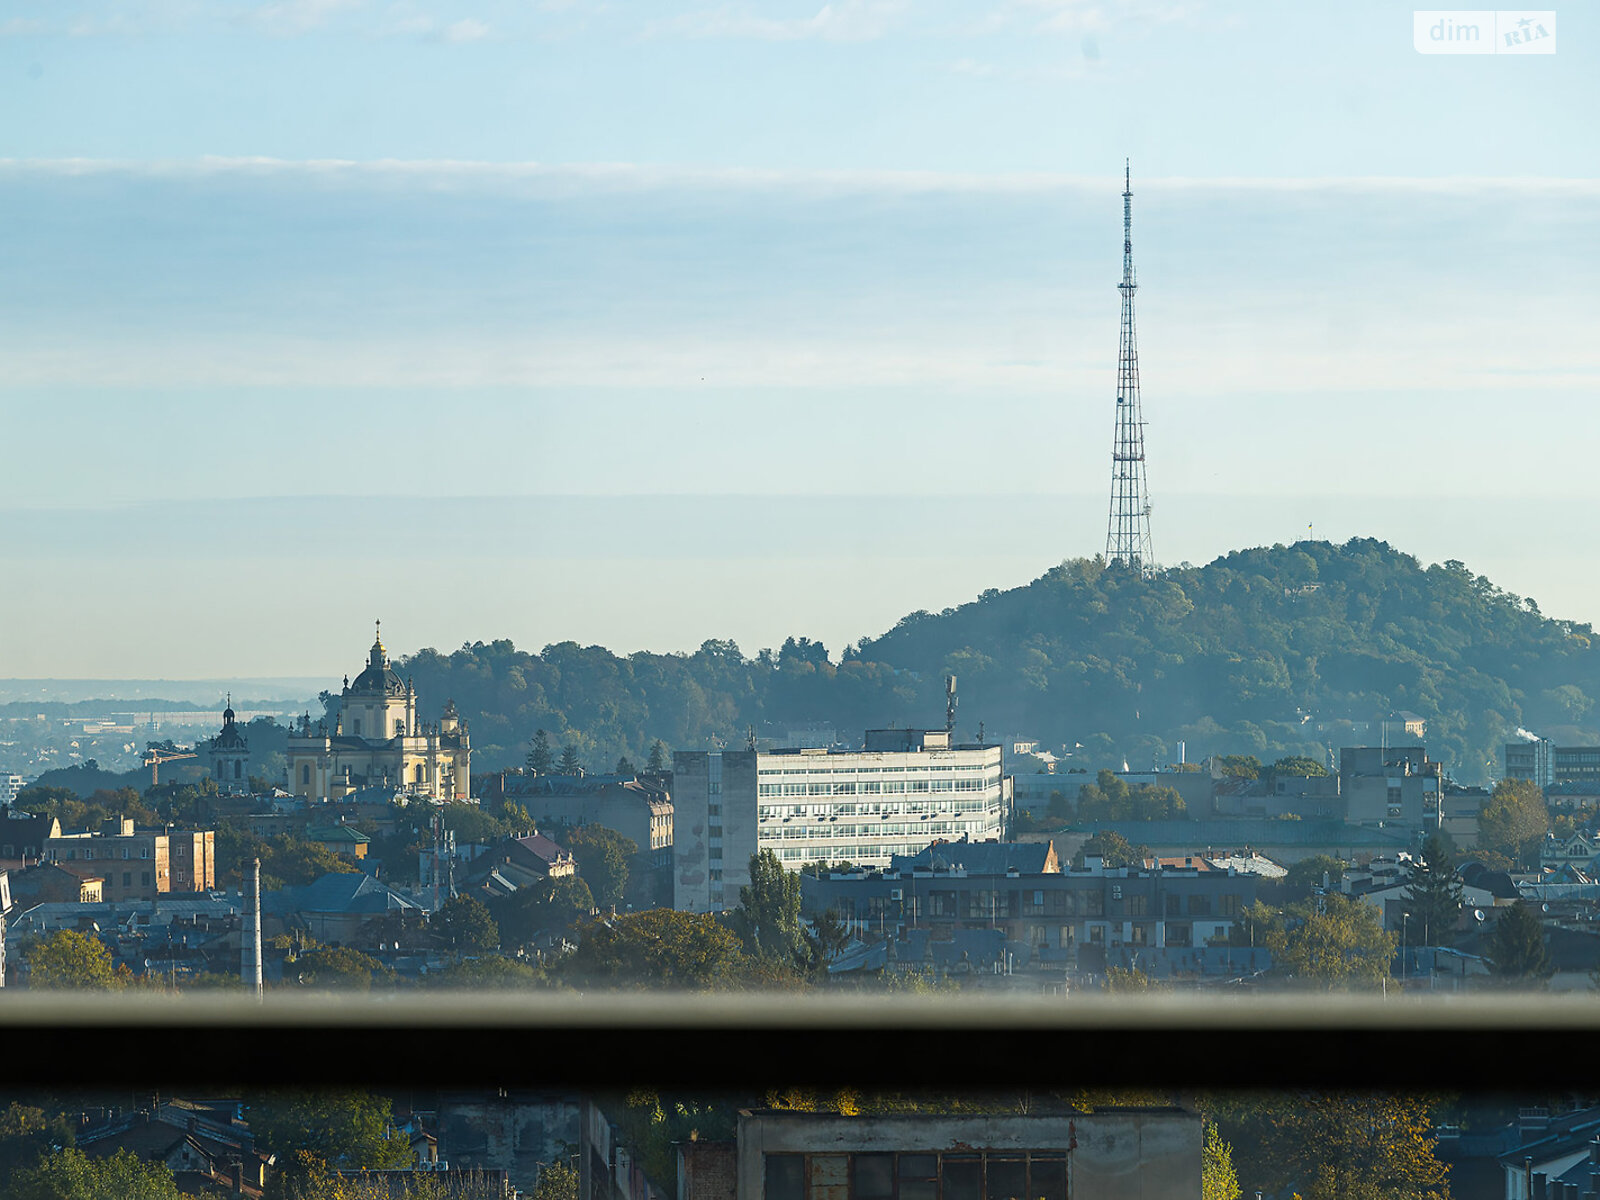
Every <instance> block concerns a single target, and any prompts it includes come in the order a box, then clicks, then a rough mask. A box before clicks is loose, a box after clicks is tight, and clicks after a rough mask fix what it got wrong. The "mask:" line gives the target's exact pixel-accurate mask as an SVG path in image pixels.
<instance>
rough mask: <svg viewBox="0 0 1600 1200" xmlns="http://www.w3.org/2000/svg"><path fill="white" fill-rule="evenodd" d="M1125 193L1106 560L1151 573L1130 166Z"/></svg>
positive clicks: (1123, 197)
mask: <svg viewBox="0 0 1600 1200" xmlns="http://www.w3.org/2000/svg"><path fill="white" fill-rule="evenodd" d="M1124 170H1125V174H1124V185H1123V189H1124V190H1123V193H1122V282H1121V283H1119V284H1118V285H1117V290H1118V291H1120V292H1121V293H1122V335H1121V339H1120V342H1119V345H1118V348H1117V426H1116V435H1115V437H1114V439H1113V441H1112V447H1111V515H1110V517H1109V518H1108V520H1107V522H1106V562H1108V563H1120V564H1121V565H1122V566H1124V567H1129V568H1131V569H1133V570H1135V571H1138V572H1139V573H1140V574H1141V575H1149V574H1151V572H1152V571H1153V570H1154V567H1155V560H1154V557H1153V555H1152V552H1151V549H1150V491H1149V484H1148V482H1147V481H1146V479H1145V462H1144V417H1143V415H1142V410H1141V409H1140V406H1139V349H1138V342H1137V338H1136V337H1135V334H1134V321H1133V293H1134V292H1135V291H1136V290H1137V289H1138V286H1139V284H1138V279H1137V277H1136V275H1135V274H1134V270H1133V170H1132V167H1131V166H1128V167H1125V168H1124Z"/></svg>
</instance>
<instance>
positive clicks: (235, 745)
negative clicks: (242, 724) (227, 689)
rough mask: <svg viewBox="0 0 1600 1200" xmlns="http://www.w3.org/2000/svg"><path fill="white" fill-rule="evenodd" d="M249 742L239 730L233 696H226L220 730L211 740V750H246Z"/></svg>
mask: <svg viewBox="0 0 1600 1200" xmlns="http://www.w3.org/2000/svg"><path fill="white" fill-rule="evenodd" d="M249 745H250V743H249V742H247V741H246V740H245V736H244V734H242V733H240V732H239V726H238V725H237V724H236V723H235V719H234V712H233V697H232V696H231V695H230V696H229V697H228V707H227V708H225V709H223V710H222V732H221V733H219V734H217V736H216V737H214V738H213V739H212V740H211V748H212V750H247V749H249Z"/></svg>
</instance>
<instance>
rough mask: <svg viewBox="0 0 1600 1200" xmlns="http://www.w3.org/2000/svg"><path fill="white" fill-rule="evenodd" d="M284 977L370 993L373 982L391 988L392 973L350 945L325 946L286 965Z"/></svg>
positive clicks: (319, 986)
mask: <svg viewBox="0 0 1600 1200" xmlns="http://www.w3.org/2000/svg"><path fill="white" fill-rule="evenodd" d="M284 979H285V981H289V980H293V981H294V982H295V983H298V984H299V986H301V987H305V988H315V989H316V990H318V991H356V992H370V991H371V990H372V985H373V984H374V983H377V984H381V985H384V986H389V987H392V986H393V985H394V983H395V973H394V972H393V971H392V970H391V969H390V968H388V967H386V966H384V965H383V964H382V963H381V962H379V961H378V960H377V959H375V958H373V957H371V956H370V955H366V954H363V953H361V951H359V950H352V949H351V948H350V947H349V946H324V947H322V948H321V949H318V950H313V951H311V953H309V954H302V955H301V956H300V957H299V958H297V959H295V960H294V961H293V962H292V963H288V964H286V965H285V967H284Z"/></svg>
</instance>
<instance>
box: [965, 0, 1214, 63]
mask: <svg viewBox="0 0 1600 1200" xmlns="http://www.w3.org/2000/svg"><path fill="white" fill-rule="evenodd" d="M1200 18H1201V12H1200V9H1199V7H1198V6H1197V5H1194V4H1187V3H1174V2H1173V0H1004V3H1002V4H1001V5H1000V6H999V7H998V8H995V9H992V10H991V11H990V12H989V14H988V15H987V17H985V18H984V20H983V22H982V26H983V27H985V28H987V29H989V30H991V31H993V30H997V29H1002V28H1005V27H1007V26H1011V25H1016V24H1026V25H1028V26H1030V27H1032V28H1033V29H1036V30H1038V31H1040V32H1044V33H1059V34H1069V35H1074V36H1080V37H1089V36H1091V35H1093V34H1097V33H1109V32H1111V31H1112V30H1113V29H1115V28H1117V27H1118V26H1125V25H1132V24H1141V25H1171V24H1178V23H1194V22H1196V21H1198V20H1199V19H1200ZM1096 53H1098V50H1096ZM1094 56H1095V55H1086V57H1094Z"/></svg>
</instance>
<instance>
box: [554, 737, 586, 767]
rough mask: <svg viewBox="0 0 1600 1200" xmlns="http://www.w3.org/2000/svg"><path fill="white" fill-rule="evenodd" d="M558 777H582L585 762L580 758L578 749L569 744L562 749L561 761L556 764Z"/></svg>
mask: <svg viewBox="0 0 1600 1200" xmlns="http://www.w3.org/2000/svg"><path fill="white" fill-rule="evenodd" d="M556 774H557V775H582V774H583V760H582V759H581V758H579V757H578V747H577V746H575V745H574V744H573V743H571V742H568V743H567V744H566V745H565V746H563V747H561V760H560V761H559V762H557V763H556Z"/></svg>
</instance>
